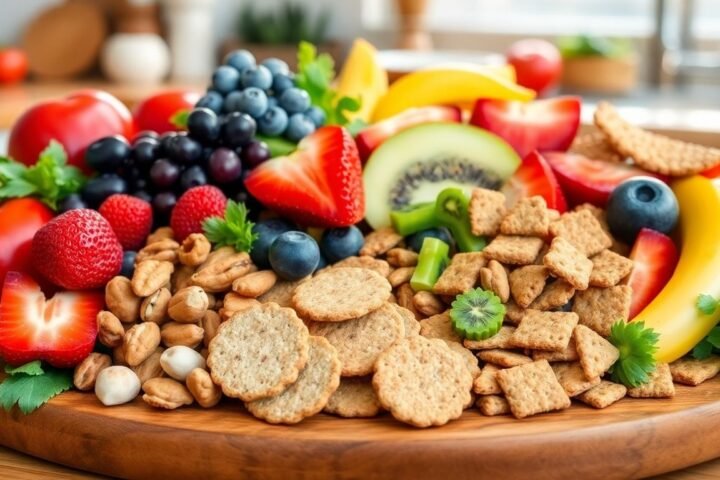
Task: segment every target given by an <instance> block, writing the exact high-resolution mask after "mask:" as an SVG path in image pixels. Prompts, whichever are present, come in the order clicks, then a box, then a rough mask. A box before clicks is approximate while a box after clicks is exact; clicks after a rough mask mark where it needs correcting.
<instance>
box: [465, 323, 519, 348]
mask: <svg viewBox="0 0 720 480" xmlns="http://www.w3.org/2000/svg"><path fill="white" fill-rule="evenodd" d="M514 331H515V328H514V327H508V326H503V327H500V330H498V332H497V333H496V334H495V335H493V336H492V337H490V338H486V339H485V340H469V339H465V340H463V345H465V348H469V349H470V350H491V349H493V348H511V347H510V337H511V336H512V334H513V332H514Z"/></svg>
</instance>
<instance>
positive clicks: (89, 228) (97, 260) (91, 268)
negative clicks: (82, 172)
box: [31, 208, 123, 290]
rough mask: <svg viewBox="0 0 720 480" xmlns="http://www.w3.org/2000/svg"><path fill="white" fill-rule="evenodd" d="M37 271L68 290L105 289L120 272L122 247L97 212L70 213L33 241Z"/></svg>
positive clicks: (49, 226)
mask: <svg viewBox="0 0 720 480" xmlns="http://www.w3.org/2000/svg"><path fill="white" fill-rule="evenodd" d="M31 256H32V259H33V266H34V267H35V269H36V270H37V271H38V272H39V273H40V274H41V275H42V276H43V277H45V278H46V279H48V280H49V281H50V282H52V283H54V284H55V285H58V286H60V287H63V288H66V289H68V290H85V289H89V288H100V287H104V286H105V284H106V283H107V282H108V281H109V280H110V279H111V278H112V277H114V276H115V275H117V274H118V272H119V271H120V267H121V266H122V259H123V249H122V245H120V242H119V241H118V238H117V236H116V235H115V232H113V229H112V227H111V226H110V223H108V221H107V220H105V218H103V216H102V215H100V214H99V213H98V212H96V211H95V210H89V209H86V208H82V209H78V210H70V211H69V212H65V213H63V214H62V215H60V216H59V217H55V218H54V219H53V220H51V221H50V222H49V223H48V224H47V225H45V226H44V227H42V228H41V229H40V230H38V231H37V233H36V234H35V236H34V237H33V243H32V249H31Z"/></svg>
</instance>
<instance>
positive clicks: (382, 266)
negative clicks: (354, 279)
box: [323, 256, 392, 278]
mask: <svg viewBox="0 0 720 480" xmlns="http://www.w3.org/2000/svg"><path fill="white" fill-rule="evenodd" d="M331 268H366V269H368V270H373V271H374V272H377V273H379V274H380V276H381V277H384V278H387V277H388V276H389V275H390V273H391V272H392V268H390V264H389V263H388V262H386V261H385V260H380V259H379V258H373V257H365V256H363V257H347V258H345V259H343V260H340V261H339V262H337V263H336V264H334V265H333V266H332V267H331ZM328 270H330V268H329V269H328ZM323 272H324V270H323Z"/></svg>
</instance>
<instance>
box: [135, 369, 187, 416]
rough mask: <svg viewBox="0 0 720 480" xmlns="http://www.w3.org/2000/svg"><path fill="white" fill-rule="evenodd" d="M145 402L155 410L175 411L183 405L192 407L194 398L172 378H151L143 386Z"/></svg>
mask: <svg viewBox="0 0 720 480" xmlns="http://www.w3.org/2000/svg"><path fill="white" fill-rule="evenodd" d="M142 389H143V392H145V394H144V395H143V397H142V398H143V400H144V401H145V403H147V404H148V405H150V406H151V407H155V408H164V409H167V410H174V409H176V408H178V407H181V406H183V405H191V404H192V403H193V396H192V395H191V394H190V392H189V391H188V389H187V388H186V387H185V385H183V384H182V383H180V382H177V381H175V380H173V379H171V378H162V377H160V378H151V379H150V380H148V381H147V382H145V383H143V385H142Z"/></svg>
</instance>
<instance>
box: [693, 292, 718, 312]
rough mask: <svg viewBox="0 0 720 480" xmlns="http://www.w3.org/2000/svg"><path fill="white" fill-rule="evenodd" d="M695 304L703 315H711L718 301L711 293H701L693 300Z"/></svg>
mask: <svg viewBox="0 0 720 480" xmlns="http://www.w3.org/2000/svg"><path fill="white" fill-rule="evenodd" d="M695 306H696V307H697V309H698V310H700V311H701V312H702V313H704V314H705V315H712V314H713V313H715V310H717V308H718V301H717V300H715V297H713V296H712V295H707V294H705V293H701V294H700V295H698V297H697V300H695Z"/></svg>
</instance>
